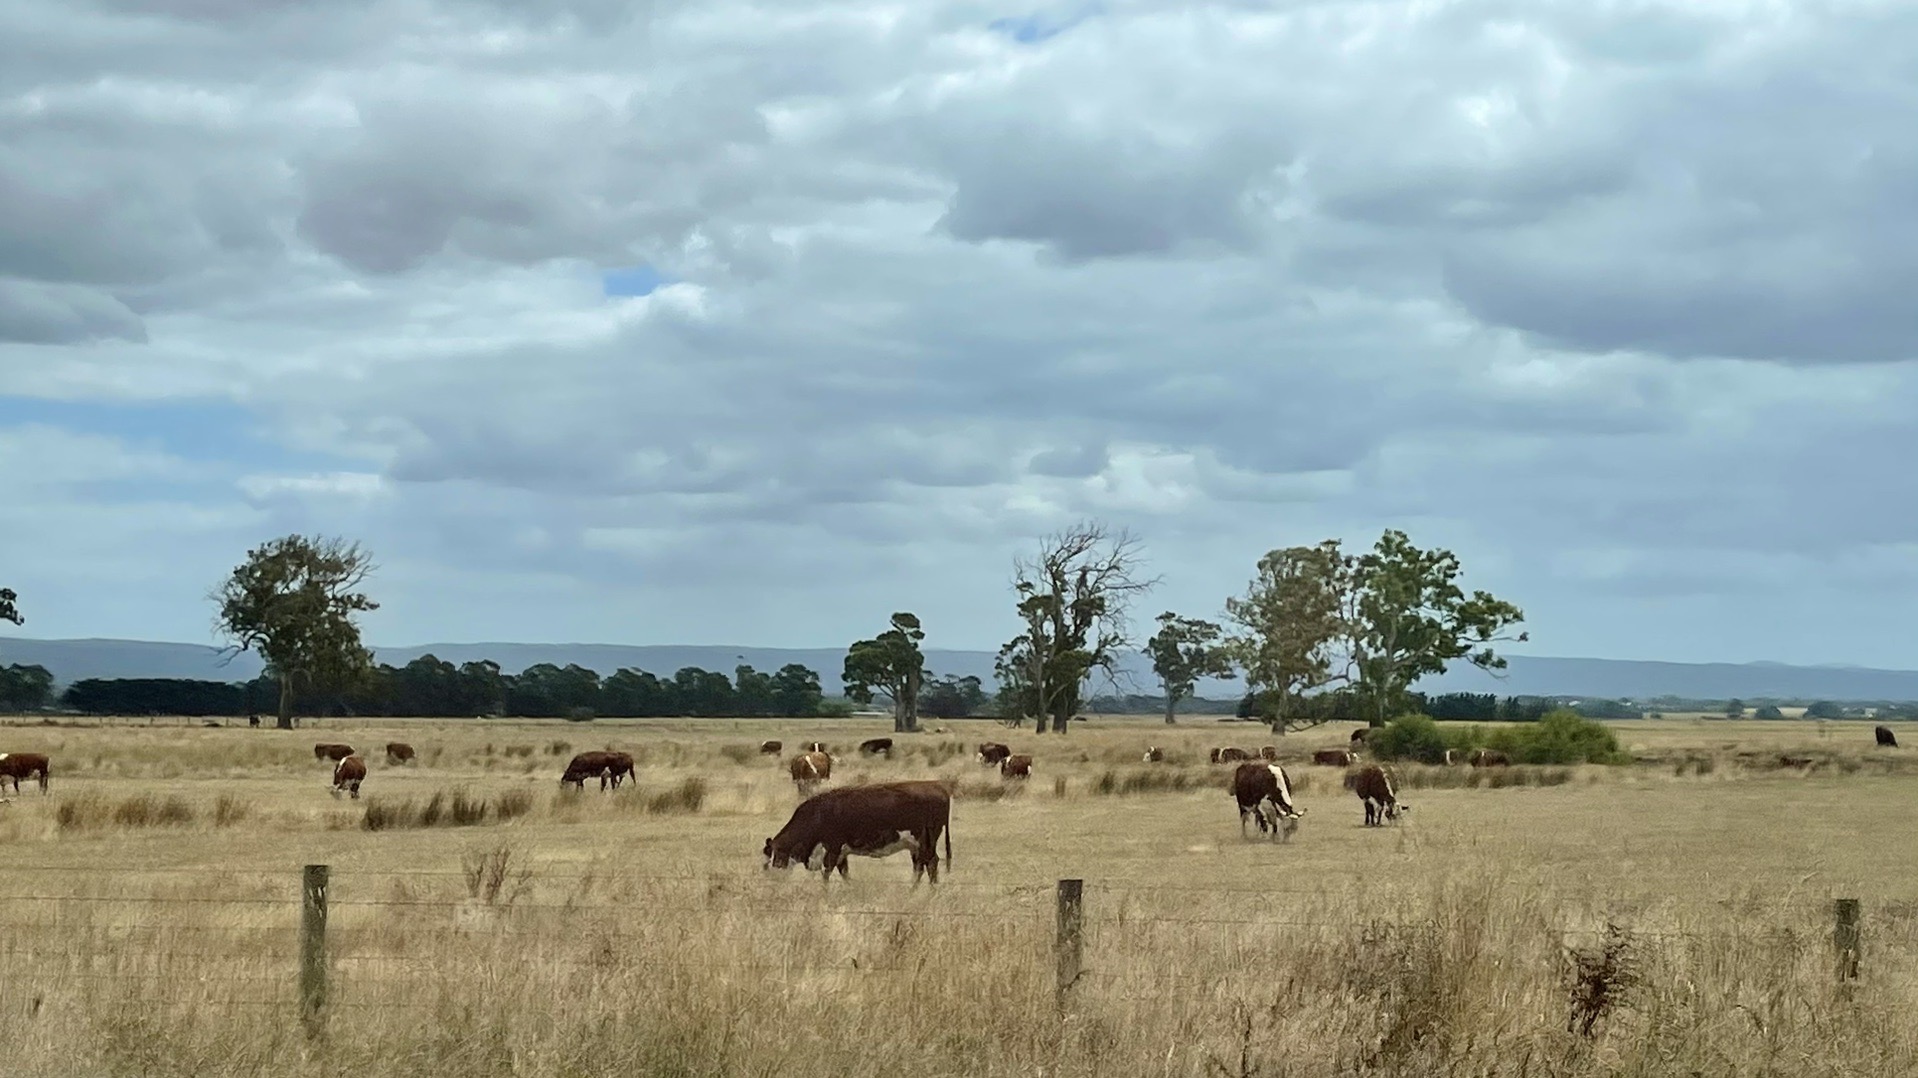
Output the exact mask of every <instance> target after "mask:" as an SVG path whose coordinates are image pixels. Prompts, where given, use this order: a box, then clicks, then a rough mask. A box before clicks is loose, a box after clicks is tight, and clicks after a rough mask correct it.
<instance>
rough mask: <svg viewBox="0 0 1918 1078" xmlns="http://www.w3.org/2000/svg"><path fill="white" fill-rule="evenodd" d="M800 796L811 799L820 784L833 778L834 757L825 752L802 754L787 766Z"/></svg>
mask: <svg viewBox="0 0 1918 1078" xmlns="http://www.w3.org/2000/svg"><path fill="white" fill-rule="evenodd" d="M786 770H787V771H789V772H790V773H791V774H792V777H793V785H795V786H797V787H799V796H801V797H810V796H812V792H813V791H814V790H817V789H818V788H819V784H820V783H822V782H824V781H826V780H827V779H829V778H832V757H831V756H830V755H828V754H827V753H823V752H802V753H800V754H799V755H798V756H795V757H793V758H792V761H791V762H790V763H788V764H787V765H786Z"/></svg>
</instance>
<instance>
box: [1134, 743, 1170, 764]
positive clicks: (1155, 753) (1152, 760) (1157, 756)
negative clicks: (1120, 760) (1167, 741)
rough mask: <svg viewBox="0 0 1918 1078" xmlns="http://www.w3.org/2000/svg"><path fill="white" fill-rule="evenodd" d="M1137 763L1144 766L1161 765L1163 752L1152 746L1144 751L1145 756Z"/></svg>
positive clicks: (1163, 759) (1163, 757)
mask: <svg viewBox="0 0 1918 1078" xmlns="http://www.w3.org/2000/svg"><path fill="white" fill-rule="evenodd" d="M1139 762H1140V763H1144V764H1162V763H1164V762H1165V750H1164V749H1161V748H1159V747H1158V746H1157V745H1153V746H1151V747H1149V748H1147V749H1146V750H1145V756H1143V757H1142V758H1140V760H1139Z"/></svg>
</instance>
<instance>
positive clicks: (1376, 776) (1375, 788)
mask: <svg viewBox="0 0 1918 1078" xmlns="http://www.w3.org/2000/svg"><path fill="white" fill-rule="evenodd" d="M1345 788H1346V789H1348V790H1350V791H1352V792H1353V793H1355V794H1358V795H1359V800H1361V801H1363V802H1365V826H1367V827H1378V826H1379V825H1381V824H1383V823H1384V822H1385V821H1387V820H1396V819H1398V818H1399V814H1400V813H1402V812H1410V811H1412V806H1410V805H1407V804H1402V803H1401V802H1400V801H1399V799H1398V794H1397V792H1396V791H1394V790H1393V788H1392V776H1390V775H1388V774H1386V773H1385V769H1384V768H1382V767H1380V766H1379V765H1377V764H1372V765H1370V766H1367V767H1364V768H1361V769H1360V770H1358V771H1354V772H1351V773H1350V774H1348V775H1346V776H1345Z"/></svg>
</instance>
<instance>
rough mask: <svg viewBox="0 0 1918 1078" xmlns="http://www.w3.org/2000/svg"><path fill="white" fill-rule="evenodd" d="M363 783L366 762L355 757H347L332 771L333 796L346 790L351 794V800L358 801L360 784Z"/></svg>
mask: <svg viewBox="0 0 1918 1078" xmlns="http://www.w3.org/2000/svg"><path fill="white" fill-rule="evenodd" d="M365 781H366V761H365V760H362V759H360V758H359V757H357V756H348V757H346V758H345V759H343V760H341V761H340V762H339V766H337V767H335V768H334V769H333V796H334V797H338V796H340V791H341V790H346V791H348V792H350V793H352V795H353V800H355V801H358V800H359V799H360V783H362V782H365Z"/></svg>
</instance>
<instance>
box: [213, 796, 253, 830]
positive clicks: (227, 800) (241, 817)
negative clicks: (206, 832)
mask: <svg viewBox="0 0 1918 1078" xmlns="http://www.w3.org/2000/svg"><path fill="white" fill-rule="evenodd" d="M252 815H253V806H252V805H251V804H250V803H248V802H246V801H242V800H240V799H239V798H237V797H234V796H233V795H232V794H221V795H220V796H219V797H218V798H217V799H216V800H215V801H214V802H213V826H215V827H233V826H235V825H237V824H242V823H245V822H246V821H247V819H248V818H250V817H251V816H252Z"/></svg>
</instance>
